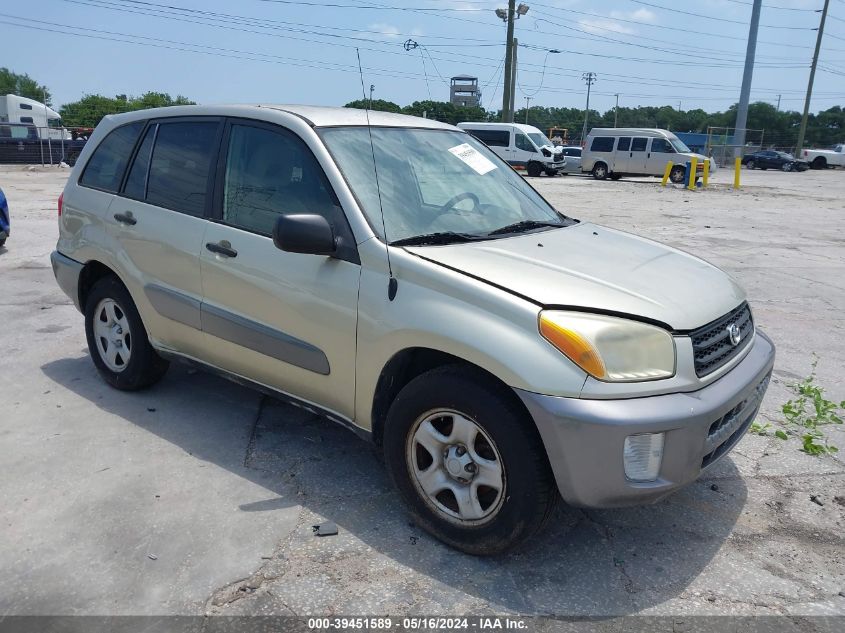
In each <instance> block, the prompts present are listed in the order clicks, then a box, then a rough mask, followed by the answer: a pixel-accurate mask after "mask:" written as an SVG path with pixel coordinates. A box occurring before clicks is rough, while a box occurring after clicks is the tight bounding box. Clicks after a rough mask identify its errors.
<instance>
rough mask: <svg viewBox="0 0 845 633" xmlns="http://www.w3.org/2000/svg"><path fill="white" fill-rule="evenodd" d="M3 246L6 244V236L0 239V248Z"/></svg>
mask: <svg viewBox="0 0 845 633" xmlns="http://www.w3.org/2000/svg"><path fill="white" fill-rule="evenodd" d="M4 246H6V238H5V237H4V238H3V239H2V240H0V248H3V247H4Z"/></svg>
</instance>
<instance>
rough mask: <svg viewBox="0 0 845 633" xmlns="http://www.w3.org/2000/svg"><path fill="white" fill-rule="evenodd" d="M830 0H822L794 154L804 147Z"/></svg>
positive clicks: (798, 154) (799, 152)
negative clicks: (820, 15) (817, 32)
mask: <svg viewBox="0 0 845 633" xmlns="http://www.w3.org/2000/svg"><path fill="white" fill-rule="evenodd" d="M829 4H830V0H824V8H822V18H821V21H820V22H819V34H818V35H817V36H816V50H815V52H814V53H813V65H812V66H810V81H809V83H808V84H807V97H806V98H805V99H804V114H802V115H801V127H800V128H799V130H798V142H797V143H796V144H795V155H796V156H800V155H801V150H802V149H804V134H805V133H806V132H807V117H808V116H809V115H810V99H812V97H813V80H814V79H815V78H816V65H817V64H818V63H819V49H821V47H822V35H824V23H825V20H827V7H828V5H829Z"/></svg>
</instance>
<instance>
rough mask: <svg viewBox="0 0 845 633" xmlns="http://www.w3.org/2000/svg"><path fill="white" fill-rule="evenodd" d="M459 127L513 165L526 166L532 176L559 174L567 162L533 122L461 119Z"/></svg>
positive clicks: (560, 150) (522, 167)
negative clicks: (488, 121) (469, 120)
mask: <svg viewBox="0 0 845 633" xmlns="http://www.w3.org/2000/svg"><path fill="white" fill-rule="evenodd" d="M458 127H459V128H461V129H462V130H466V131H467V132H469V133H470V134H472V135H473V136H474V137H475V138H477V139H478V140H479V141H481V142H482V143H484V144H485V145H486V146H487V147H489V148H490V149H491V150H493V151H494V152H495V153H496V154H498V155H499V156H500V157H501V158H503V159H504V160H506V161H507V162H508V163H509V164H510V165H511V167H513V168H514V169H524V170H526V171H527V172H528V175H529V176H539V175H540V174H541V173H543V172H544V171H545V172H546V175H547V176H556V175H557V173H558V172H559V171H560V170H562V169H563V168H564V166H565V165H566V158H565V157H564V155H563V151H562V149H561V148H560V147H555V146H554V143H552V142H551V141H550V140H549V139H548V138H547V137H546V135H545V134H543V133H542V132H541V131H540V130H538V129H537V128H536V127H534V126H533V125H524V124H522V123H458Z"/></svg>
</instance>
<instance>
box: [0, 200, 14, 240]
mask: <svg viewBox="0 0 845 633" xmlns="http://www.w3.org/2000/svg"><path fill="white" fill-rule="evenodd" d="M11 232H12V219H11V217H10V216H9V202H8V201H7V200H6V194H5V193H3V190H2V189H0V248H3V246H5V245H6V240H7V239H8V238H9V234H10V233H11Z"/></svg>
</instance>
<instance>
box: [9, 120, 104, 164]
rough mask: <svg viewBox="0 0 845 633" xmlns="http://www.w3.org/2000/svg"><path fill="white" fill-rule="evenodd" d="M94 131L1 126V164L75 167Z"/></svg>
mask: <svg viewBox="0 0 845 633" xmlns="http://www.w3.org/2000/svg"><path fill="white" fill-rule="evenodd" d="M92 132H93V130H92V129H91V128H68V127H38V126H35V125H28V124H24V123H0V164H7V165H8V164H13V165H60V164H61V163H65V164H67V165H70V166H73V165H74V164H75V163H76V159H77V158H78V157H79V154H80V153H81V152H82V148H83V147H85V143H86V142H87V140H88V137H89V136H90V135H91V133H92Z"/></svg>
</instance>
